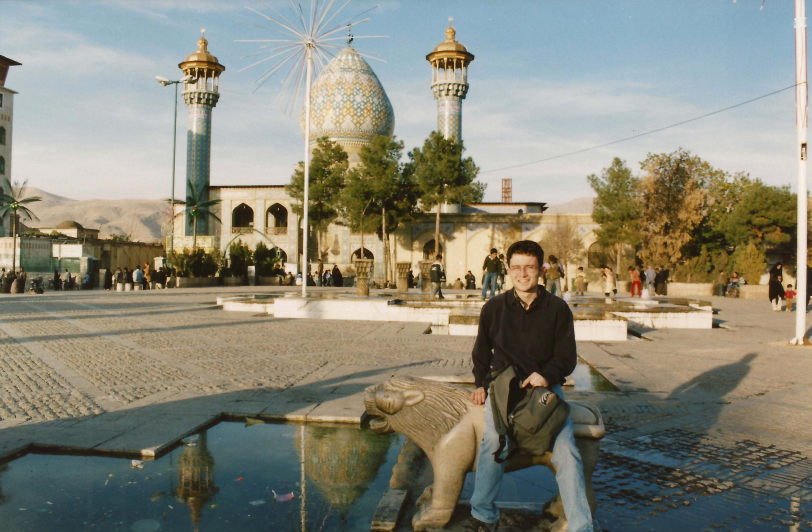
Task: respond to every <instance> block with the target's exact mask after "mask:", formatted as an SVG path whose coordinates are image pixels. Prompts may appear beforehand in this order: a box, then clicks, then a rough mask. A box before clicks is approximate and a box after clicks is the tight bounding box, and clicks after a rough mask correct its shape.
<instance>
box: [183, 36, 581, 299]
mask: <svg viewBox="0 0 812 532" xmlns="http://www.w3.org/2000/svg"><path fill="white" fill-rule="evenodd" d="M206 44H207V43H206ZM201 49H203V50H205V51H206V53H208V51H207V49H206V48H205V47H204V46H202V45H200V44H199V49H198V52H195V54H199V53H201ZM195 54H192V55H195ZM209 55H210V54H209ZM190 57H191V56H190ZM213 57H214V56H211V58H213ZM211 58H206V61H208V63H209V64H208V65H205V68H207V69H209V70H211V71H212V72H214V70H212V69H213V68H214V67H213V66H212V65H213V64H214V63H216V64H217V65H219V63H217V60H216V58H214V59H213V62H212V61H211ZM473 59H474V56H473V54H471V53H470V52H469V51H468V50H467V49H466V48H465V46H463V45H462V44H461V43H459V42H458V41H457V40H456V31H455V29H454V28H453V27H452V26H451V25H449V27H448V28H447V29H446V32H445V39H444V40H443V41H442V42H441V43H440V44H438V45H437V46H436V47H435V48H434V50H432V52H431V53H429V54H428V55H427V56H426V60H427V61H428V62H429V64H430V65H431V85H430V88H431V90H432V92H433V94H434V97H435V100H436V104H437V123H436V129H437V130H438V131H440V132H441V133H442V134H443V135H444V136H446V137H448V138H455V139H462V100H463V99H464V98H465V97H466V95H467V93H468V87H469V84H468V67H469V65H470V63H471V62H472V61H473ZM188 62H189V59H188V58H187V61H186V62H184V63H188ZM184 63H181V68H183V65H184ZM219 67H222V68H221V69H220V70H216V75H215V74H214V73H212V74H210V75H209V77H210V78H212V81H210V82H209V81H207V82H206V85H205V88H206V89H207V90H208V91H209V92H216V89H217V77H218V76H219V74H220V72H222V71H223V70H224V69H225V67H223V66H222V65H219ZM183 70H184V73H185V74H186V75H190V72H187V69H185V68H184V69H183ZM191 75H193V76H194V75H195V73H194V72H191ZM197 79H198V80H199V79H201V78H200V77H197ZM207 79H208V78H207ZM196 83H197V87H199V86H200V81H197V82H196ZM204 92H205V91H204ZM186 95H187V91H186V90H185V91H184V100H185V101H186V102H187V105H189V101H190V99H191V98H187V96H186ZM196 98H197V97H196ZM311 98H312V99H311V102H312V103H311V141H315V139H317V138H320V137H328V138H330V139H331V140H333V141H335V142H337V143H338V144H340V145H341V146H342V147H343V148H344V150H345V151H346V152H347V154H348V155H349V160H350V164H357V163H358V161H359V153H360V150H361V148H362V147H363V146H364V145H366V144H368V143H369V142H370V141H371V139H372V138H373V137H375V136H376V135H392V134H393V133H394V130H395V113H394V109H393V108H392V104H391V102H390V101H389V98H388V96H387V95H386V91H385V90H384V88H383V86H382V85H381V83H380V81H379V79H378V77H377V76H376V75H375V72H374V71H373V70H372V68H371V67H370V66H369V64H368V63H367V62H366V61H365V60H364V58H363V57H362V56H361V55H360V54H359V53H358V52H357V51H356V50H355V49H353V48H352V47H350V46H348V47H346V48H344V49H343V50H342V51H340V52H339V53H338V54H337V55H336V56H335V57H334V58H333V59H332V60H331V61H330V62H329V63H328V65H327V66H326V67H325V69H324V70H323V71H322V73H321V74H320V75H319V77H318V78H317V79H316V80H315V81H314V83H313V86H312V95H311ZM198 100H199V99H195V101H198ZM216 101H217V100H216V98H214V99H213V100H212V99H210V100H209V102H210V105H209V107H208V108H207V109H203V111H206V110H207V111H208V115H207V116H206V118H205V120H203V122H204V124H205V127H199V128H198V127H197V126H198V124H199V123H200V120H198V119H197V118H193V116H192V107H191V106H190V107H189V112H190V116H189V124H190V129H189V133H188V136H189V138H190V139H191V138H195V139H196V141H197V142H198V143H199V145H200V146H204V147H206V153H205V156H206V157H208V156H209V153H208V146H209V145H210V142H211V140H210V138H208V139H207V138H205V137H206V136H210V134H211V127H212V123H211V108H213V107H214V105H215V104H216ZM195 112H200V111H195ZM196 116H197V115H196ZM195 128H197V129H195ZM427 129H428V128H427ZM193 156H194V157H198V155H197V154H193ZM195 161H196V162H195V164H194V165H192V166H199V167H205V169H206V172H205V180H198V181H196V184H197V183H199V185H200V186H204V183H205V185H207V190H208V194H209V198H210V199H219V200H220V203H219V204H217V205H216V206H215V207H214V211H215V214H216V215H217V216H218V218H219V219H220V220H221V222H220V223H210V224H209V226H208V228H206V229H208V230H205V231H198V232H197V234H196V239H197V245H198V246H199V247H200V246H202V247H204V248H209V249H212V248H216V249H219V250H220V251H221V252H222V253H223V255H224V256H227V254H228V249H229V246H230V245H231V244H232V243H233V242H235V241H238V240H239V241H241V242H243V243H244V244H246V245H248V246H249V247H250V248H251V249H255V248H256V245H257V244H259V243H260V242H263V243H264V244H265V245H266V246H267V247H268V248H270V249H271V250H272V251H273V252H275V253H276V255H277V256H278V257H279V259H280V260H281V261H282V262H284V263H285V267H286V268H285V269H286V270H287V271H291V272H294V273H296V272H301V271H302V270H303V268H302V265H301V260H302V250H301V244H302V240H303V239H302V230H301V227H300V225H301V221H300V219H299V218H300V217H299V216H298V215H297V214H296V213H295V212H294V210H293V206H294V204H295V203H296V202H295V200H294V199H293V198H292V197H290V196H289V195H288V194H287V192H286V191H285V185H257V184H253V185H252V184H247V185H237V186H234V185H230V186H217V185H209V183H208V161H205V162H203V161H201V160H200V158H199V157H198V158H197V159H196V160H195ZM291 162H292V163H293V162H294V161H291ZM189 164H190V163H188V162H187V181H188V180H190V179H191V177H190V175H200V174H194V173H193V172H192V171H191V170H190V168H192V167H190V166H189ZM189 174H190V175H189ZM288 179H289V178H288V177H287V176H286V177H285V179H280V181H283V182H285V183H287V182H288ZM438 208H440V209H441V226H440V249H441V252H442V253H443V257H444V259H443V260H444V263H445V270H446V277H447V279H448V281H449V282H453V281H454V280H455V279H457V278H459V279H464V277H465V274H466V272H468V271H469V270H470V271H471V272H472V273H474V275H475V276H476V277H477V279H479V277H480V274H481V272H482V263H483V260H484V258H485V256H486V255H487V254H488V251H489V250H490V249H491V248H493V247H495V248H497V249H498V250H499V251H500V252H504V251H505V250H506V249H507V246H509V245H510V243H512V242H514V241H516V240H519V239H530V240H535V241H541V242H542V245H543V240H544V235H545V232H546V231H548V230H550V229H551V228H553V227H555V226H556V225H557V224H560V223H563V222H568V223H574V224H575V225H576V226H577V230H578V232H579V234H580V235H581V238H582V240H583V243H584V245H585V248H587V247H589V246H590V245H591V244H593V243H594V241H595V235H594V229H596V227H597V226H596V225H595V224H594V223H593V221H592V219H591V216H589V215H566V214H556V215H550V214H546V213H545V210H546V204H545V203H543V202H514V201H513V200H512V197H511V195H510V194H507V195H505V194H503V197H502V201H501V202H490V203H487V202H486V203H475V204H462V205H459V204H445V205H441V206H439V207H438ZM183 209H184V207H183V205H177V206H176V212H177V213H178V217H177V218H176V222H175V228H174V241H173V243H171V244H170V243H168V245H167V248H168V249H169V248H170V247H171V248H174V249H180V248H184V247H191V246H192V237H191V236H189V234H190V233H189V231H188V228H189V227H190V225H189V223H190V222H189V221H188V220H185V219H184V217H185V214H184V211H183ZM435 213H436V211H434V210H432V211H430V212H429V211H427V212H425V213H424V214H423V215H421V216H419V217H418V218H417V219H416V220H415V221H414V222H412V223H410V224H409V225H407V226H405V227H402V228H400V229H398V231H397V232H396V233H395V234H392V235H391V236H390V237H391V241H390V246H389V249H390V250H391V253H392V265H393V264H394V263H395V262H410V263H412V265H413V268H414V271H415V274H417V272H419V267H418V263H419V261H422V260H425V259H428V258H429V257H430V256H431V255H433V251H434V228H435V225H434V224H435V215H436V214H435ZM198 229H200V227H199V228H198ZM361 238H362V237H361V235H360V234H358V233H354V232H352V231H350V229H349V227H347V226H346V225H345V224H344V223H343V222H342V221H341V220H337V221H336V222H334V223H333V224H331V225H330V226H329V227H328V228H327V231H326V234H325V235H324V237H323V238H322V239H321V241H320V242H321V248H322V249H320V250H319V251H320V253H318V252H315V251H316V250H315V249H312V250H311V251H310V252H309V253H308V255H309V257H311V263H312V265H313V266H312V267H313V271H315V270H316V267H315V263H316V261H317V260H318V257H321V258H322V261H323V263H324V265H325V267H331V266H332V265H333V264H336V265H338V266H339V268H341V269H342V271H345V272H348V273H349V274H350V275H352V273H353V271H352V259H353V257H358V256H361ZM309 240H310V242H311V246H313V247H315V246H318V242H317V241H316V239H315V238H312V237H311V238H310V239H309ZM364 250H365V252H364V256H365V257H367V258H372V259H373V260H374V267H373V278H374V279H375V280H376V281H377V282H379V283H382V282H383V281H384V280H387V279H393V278H394V275H393V273H394V272H392V271H390V272H386V268H385V262H384V243H383V242H382V240H381V239H380V238H378V237H377V236H376V235H374V234H373V235H370V234H366V235H364ZM393 267H394V266H392V268H393ZM572 267H573V268H575V267H577V265H573V266H572ZM477 285H479V281H477Z"/></svg>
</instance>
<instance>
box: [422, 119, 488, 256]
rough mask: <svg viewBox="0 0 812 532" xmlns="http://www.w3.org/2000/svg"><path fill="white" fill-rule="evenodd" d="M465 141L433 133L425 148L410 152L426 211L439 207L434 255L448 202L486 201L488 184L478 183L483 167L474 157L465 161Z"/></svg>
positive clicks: (437, 248)
mask: <svg viewBox="0 0 812 532" xmlns="http://www.w3.org/2000/svg"><path fill="white" fill-rule="evenodd" d="M464 151H465V147H464V146H463V144H462V142H461V141H460V142H458V141H456V140H454V139H447V138H445V137H444V136H443V135H442V134H441V133H440V132H438V131H433V132H432V133H431V135H429V137H428V138H427V139H426V140H425V142H424V143H423V147H422V148H414V149H413V150H412V151H411V152H409V159H410V162H411V165H412V167H411V169H410V172H412V173H413V175H414V179H415V182H416V183H417V188H418V190H419V194H420V202H421V204H422V207H423V209H425V210H430V209H432V208H433V207H435V206H436V207H437V215H436V218H435V227H434V253H435V254H437V253H438V251H439V246H440V206H441V205H442V204H443V203H446V202H453V203H463V202H477V201H482V197H483V196H484V194H485V184H484V183H480V182H477V181H475V180H476V177H477V174H478V173H479V168H478V167H477V166H476V164H474V160H473V159H472V158H470V157H466V158H463V157H462V154H463V152H464Z"/></svg>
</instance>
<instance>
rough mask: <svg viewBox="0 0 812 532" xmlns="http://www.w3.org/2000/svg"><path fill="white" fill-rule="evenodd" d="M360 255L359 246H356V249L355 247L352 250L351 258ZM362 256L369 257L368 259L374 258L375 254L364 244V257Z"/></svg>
mask: <svg viewBox="0 0 812 532" xmlns="http://www.w3.org/2000/svg"><path fill="white" fill-rule="evenodd" d="M360 256H361V248H358V249H356V250H355V251H353V252H352V258H353V260H354V259H357V258H358V257H360ZM363 258H365V259H370V260H375V255H373V254H372V252H371V251H370V250H369V248H367V247H366V246H364V257H363Z"/></svg>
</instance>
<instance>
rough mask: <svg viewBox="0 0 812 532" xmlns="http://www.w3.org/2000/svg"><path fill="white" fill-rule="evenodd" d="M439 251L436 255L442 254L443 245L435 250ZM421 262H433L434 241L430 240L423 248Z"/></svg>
mask: <svg viewBox="0 0 812 532" xmlns="http://www.w3.org/2000/svg"><path fill="white" fill-rule="evenodd" d="M437 249H438V250H439V251H438V253H442V252H443V245H442V244H440V247H439V248H437ZM423 260H434V239H433V238H432V239H431V240H429V241H428V242H426V244H425V245H424V246H423Z"/></svg>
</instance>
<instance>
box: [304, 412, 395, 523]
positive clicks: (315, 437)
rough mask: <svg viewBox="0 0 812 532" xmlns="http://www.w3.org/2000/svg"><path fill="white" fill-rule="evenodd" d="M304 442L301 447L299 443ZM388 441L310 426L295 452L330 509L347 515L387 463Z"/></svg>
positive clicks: (353, 432) (354, 432)
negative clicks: (382, 466)
mask: <svg viewBox="0 0 812 532" xmlns="http://www.w3.org/2000/svg"><path fill="white" fill-rule="evenodd" d="M302 443H303V444H302ZM390 443H391V439H389V438H376V437H371V432H370V431H361V430H353V431H350V430H341V431H337V430H335V429H334V428H328V427H315V426H314V427H309V430H306V431H305V433H304V440H303V442H300V443H299V444H298V445H297V446H296V450H297V451H298V452H299V455H300V456H301V457H302V460H303V462H304V472H305V475H306V477H307V479H308V480H310V481H311V482H312V483H313V484H314V485H315V486H316V488H317V489H318V490H319V491H320V492H321V493H322V494H323V495H324V498H325V499H327V502H328V503H329V504H330V506H331V507H332V508H334V509H336V510H338V511H339V513H340V514H341V515H346V513H347V511H348V510H349V508H351V507H352V506H353V504H355V502H356V501H357V500H358V498H359V497H360V496H361V495H362V494H363V493H364V492H365V491H366V489H367V487H368V486H369V484H370V482H372V480H373V479H374V478H375V475H376V474H377V472H378V470H379V469H380V467H381V465H383V463H384V462H385V461H386V452H387V451H388V450H389V446H390Z"/></svg>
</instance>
